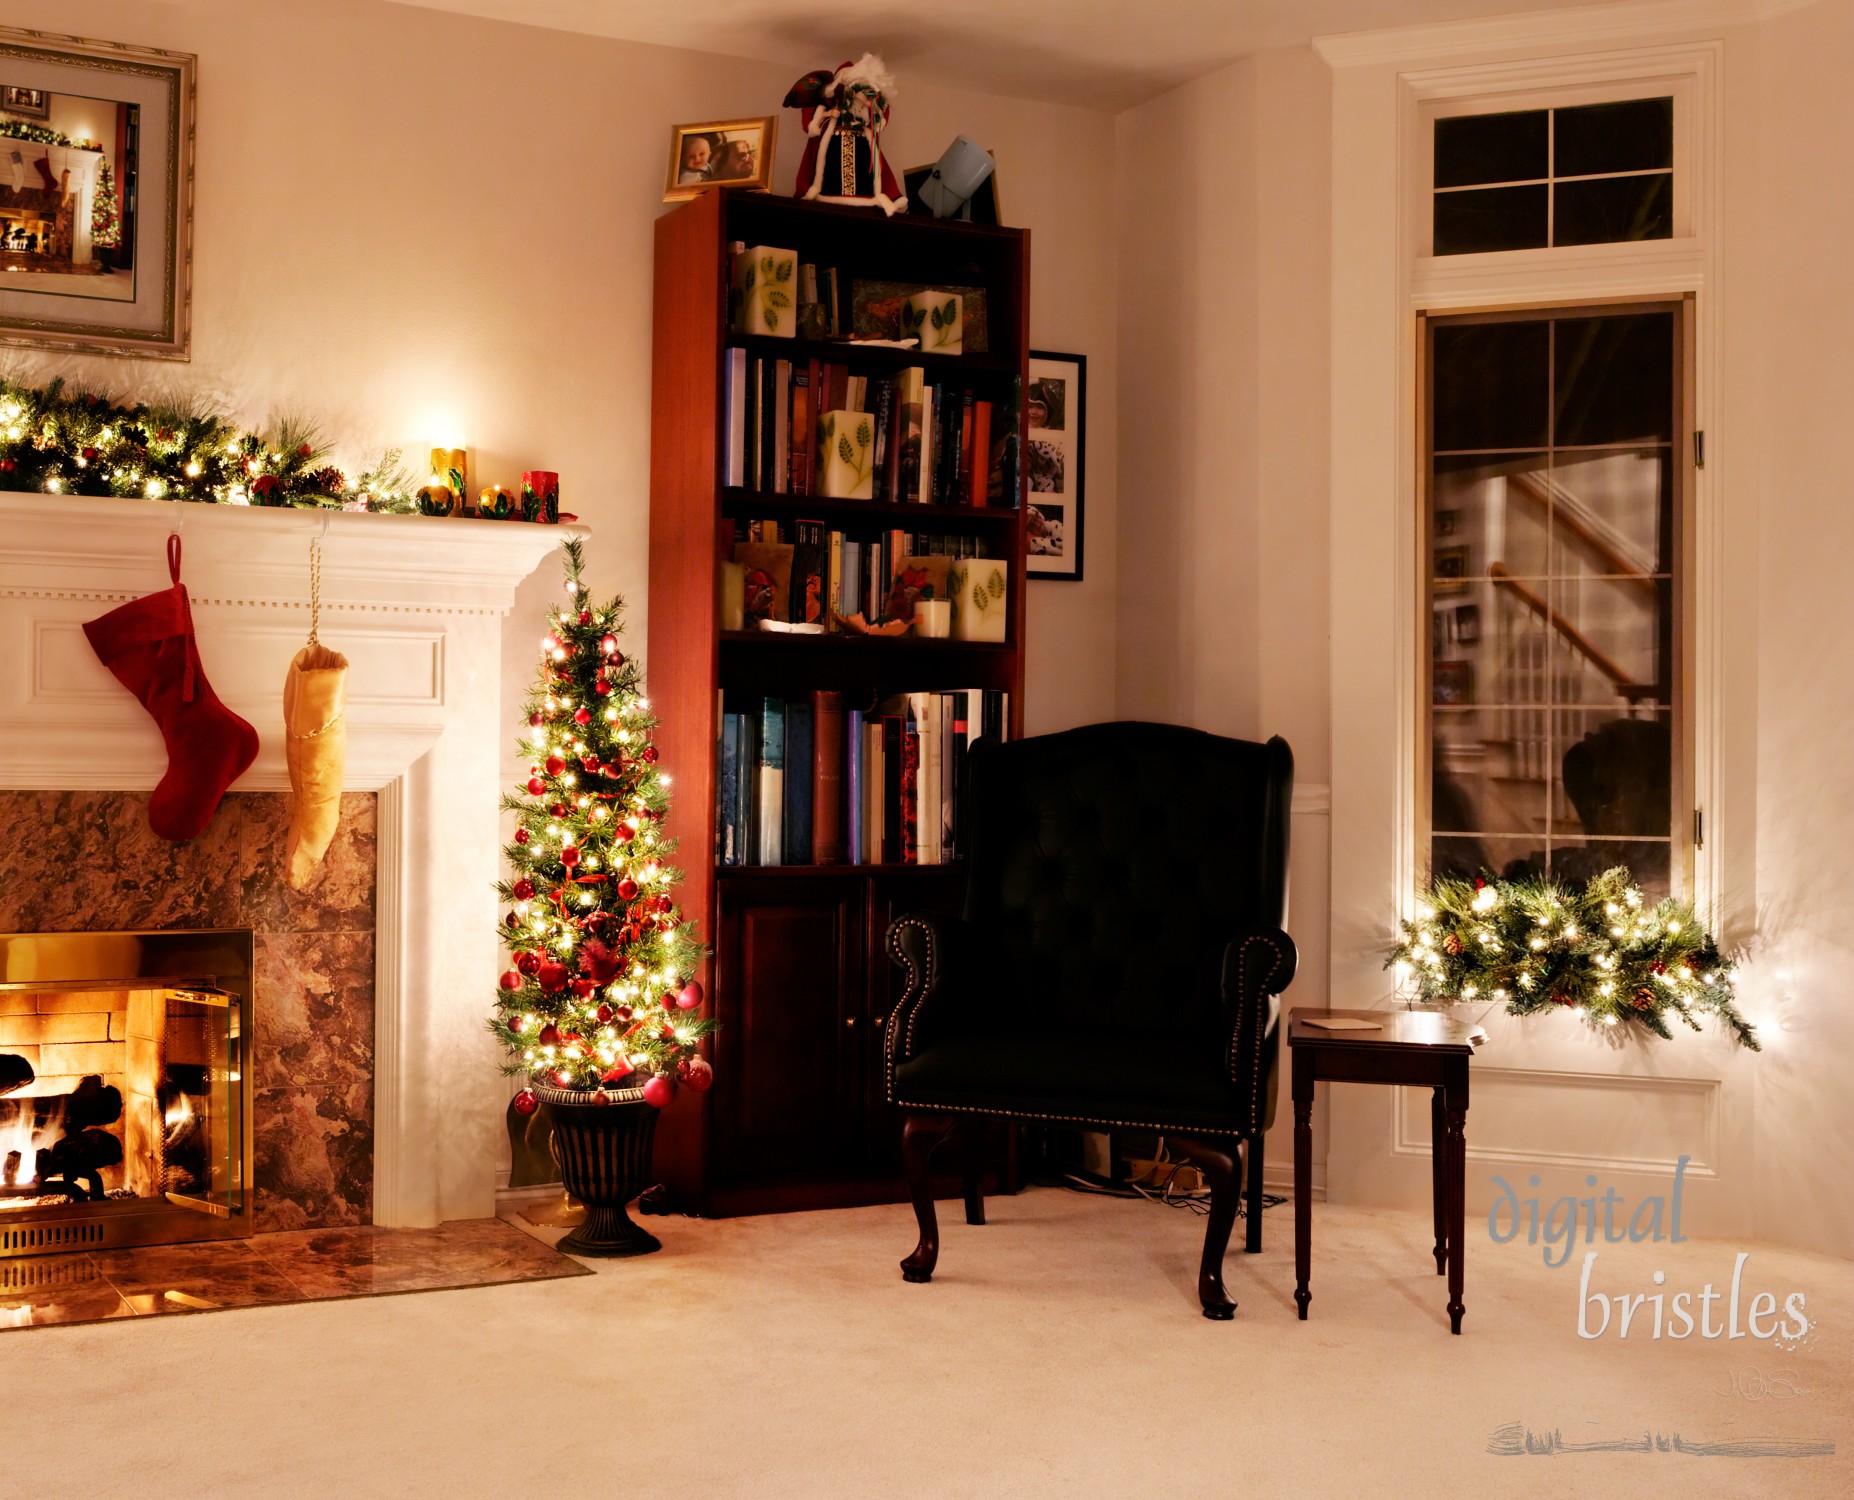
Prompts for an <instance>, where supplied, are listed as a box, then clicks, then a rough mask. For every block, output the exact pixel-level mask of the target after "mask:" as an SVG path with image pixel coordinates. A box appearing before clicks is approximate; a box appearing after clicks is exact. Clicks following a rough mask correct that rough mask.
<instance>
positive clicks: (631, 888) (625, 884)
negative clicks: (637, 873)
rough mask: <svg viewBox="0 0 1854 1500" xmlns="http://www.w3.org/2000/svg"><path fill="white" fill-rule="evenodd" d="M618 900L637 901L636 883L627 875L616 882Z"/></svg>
mask: <svg viewBox="0 0 1854 1500" xmlns="http://www.w3.org/2000/svg"><path fill="white" fill-rule="evenodd" d="M618 899H619V900H620V901H635V900H636V899H637V882H636V881H635V880H633V879H632V878H631V877H630V876H629V875H627V876H625V878H624V879H623V880H621V881H619V882H618Z"/></svg>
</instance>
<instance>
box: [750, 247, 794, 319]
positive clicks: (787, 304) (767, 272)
mask: <svg viewBox="0 0 1854 1500" xmlns="http://www.w3.org/2000/svg"><path fill="white" fill-rule="evenodd" d="M734 290H735V291H736V292H737V293H738V294H739V300H740V311H739V313H738V314H737V315H736V318H735V328H734V331H735V332H736V333H765V334H771V335H772V336H773V337H774V338H782V339H789V338H795V337H796V336H797V334H798V252H797V251H796V250H780V249H776V248H775V247H773V246H771V245H754V246H752V247H750V248H749V249H746V250H743V251H741V252H740V253H739V254H738V255H736V256H735V257H734Z"/></svg>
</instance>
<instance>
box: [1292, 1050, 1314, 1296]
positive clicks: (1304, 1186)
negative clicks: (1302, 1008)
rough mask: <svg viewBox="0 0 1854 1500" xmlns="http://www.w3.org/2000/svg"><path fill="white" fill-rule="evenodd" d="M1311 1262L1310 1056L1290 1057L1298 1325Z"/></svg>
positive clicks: (1311, 1058)
mask: <svg viewBox="0 0 1854 1500" xmlns="http://www.w3.org/2000/svg"><path fill="white" fill-rule="evenodd" d="M1312 1259H1313V1056H1312V1054H1311V1053H1310V1052H1297V1053H1295V1055H1294V1301H1295V1303H1296V1304H1297V1305H1298V1306H1299V1308H1300V1318H1301V1321H1302V1322H1305V1321H1306V1318H1307V1304H1308V1303H1309V1302H1311V1301H1312V1300H1313V1294H1312V1293H1311V1292H1309V1291H1308V1290H1307V1273H1308V1271H1309V1270H1310V1269H1311V1264H1312Z"/></svg>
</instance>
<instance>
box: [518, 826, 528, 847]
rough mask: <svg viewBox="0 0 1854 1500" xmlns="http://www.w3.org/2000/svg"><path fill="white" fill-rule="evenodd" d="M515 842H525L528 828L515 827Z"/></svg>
mask: <svg viewBox="0 0 1854 1500" xmlns="http://www.w3.org/2000/svg"><path fill="white" fill-rule="evenodd" d="M515 842H516V843H518V844H525V843H527V842H528V830H527V829H525V828H517V829H516V830H515Z"/></svg>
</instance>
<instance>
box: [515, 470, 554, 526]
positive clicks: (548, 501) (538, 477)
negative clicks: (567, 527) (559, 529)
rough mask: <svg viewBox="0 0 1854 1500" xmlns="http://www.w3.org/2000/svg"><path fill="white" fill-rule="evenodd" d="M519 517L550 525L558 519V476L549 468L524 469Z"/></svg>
mask: <svg viewBox="0 0 1854 1500" xmlns="http://www.w3.org/2000/svg"><path fill="white" fill-rule="evenodd" d="M521 518H522V520H524V521H539V522H541V523H543V524H544V525H548V526H552V525H553V524H554V523H555V522H556V521H558V520H559V519H560V476H559V475H558V474H556V473H554V472H553V471H552V470H550V469H524V470H523V471H522V476H521Z"/></svg>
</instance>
